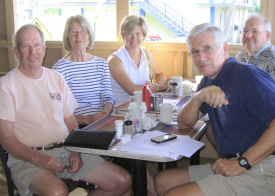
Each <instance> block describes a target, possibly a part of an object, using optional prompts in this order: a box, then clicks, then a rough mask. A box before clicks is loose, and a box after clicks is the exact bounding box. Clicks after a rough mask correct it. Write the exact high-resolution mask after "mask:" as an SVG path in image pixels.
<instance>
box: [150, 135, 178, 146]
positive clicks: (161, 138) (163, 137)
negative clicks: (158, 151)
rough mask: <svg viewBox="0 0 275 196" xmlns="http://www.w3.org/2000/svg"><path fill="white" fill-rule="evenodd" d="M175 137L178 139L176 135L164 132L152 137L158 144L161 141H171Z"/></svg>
mask: <svg viewBox="0 0 275 196" xmlns="http://www.w3.org/2000/svg"><path fill="white" fill-rule="evenodd" d="M174 139H177V136H176V135H172V134H164V135H160V136H157V137H153V138H151V141H152V142H155V143H157V144H160V143H163V142H168V141H171V140H174Z"/></svg>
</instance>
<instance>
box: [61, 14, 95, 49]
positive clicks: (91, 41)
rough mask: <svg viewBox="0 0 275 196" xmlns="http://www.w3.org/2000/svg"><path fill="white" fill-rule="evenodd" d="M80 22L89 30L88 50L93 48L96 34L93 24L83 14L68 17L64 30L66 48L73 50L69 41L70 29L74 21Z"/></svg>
mask: <svg viewBox="0 0 275 196" xmlns="http://www.w3.org/2000/svg"><path fill="white" fill-rule="evenodd" d="M74 21H76V22H79V23H80V25H81V26H82V28H83V29H86V30H88V32H89V45H88V46H87V48H86V50H91V49H92V48H93V46H94V43H95V34H94V31H93V28H92V25H91V24H90V22H89V21H88V19H87V18H85V17H84V16H81V15H75V16H71V17H69V18H68V19H67V22H66V25H65V29H64V32H63V46H64V48H65V49H66V50H71V45H70V41H69V29H70V25H71V23H72V22H74Z"/></svg>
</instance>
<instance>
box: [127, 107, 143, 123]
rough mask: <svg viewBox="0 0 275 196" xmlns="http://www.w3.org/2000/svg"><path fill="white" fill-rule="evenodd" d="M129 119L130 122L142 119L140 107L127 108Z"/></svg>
mask: <svg viewBox="0 0 275 196" xmlns="http://www.w3.org/2000/svg"><path fill="white" fill-rule="evenodd" d="M129 118H130V120H134V119H141V118H142V108H141V107H140V106H137V105H135V106H131V107H130V108H129Z"/></svg>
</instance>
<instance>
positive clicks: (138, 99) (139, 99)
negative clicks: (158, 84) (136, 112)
mask: <svg viewBox="0 0 275 196" xmlns="http://www.w3.org/2000/svg"><path fill="white" fill-rule="evenodd" d="M132 99H134V100H135V102H136V103H137V104H138V105H141V103H142V91H134V95H133V96H130V98H129V102H131V100H132Z"/></svg>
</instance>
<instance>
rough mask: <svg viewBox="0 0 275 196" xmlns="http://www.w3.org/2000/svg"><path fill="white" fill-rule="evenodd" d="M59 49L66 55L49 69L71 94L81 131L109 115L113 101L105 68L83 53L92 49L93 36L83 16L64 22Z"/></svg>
mask: <svg viewBox="0 0 275 196" xmlns="http://www.w3.org/2000/svg"><path fill="white" fill-rule="evenodd" d="M63 45H64V48H65V49H66V50H68V51H69V53H68V54H67V55H65V56H64V57H63V58H62V59H60V60H59V61H58V62H57V63H56V64H55V65H54V66H53V69H54V70H56V71H58V72H60V73H62V74H63V75H64V77H65V79H66V81H67V83H68V85H69V87H70V89H71V90H72V92H73V94H74V96H75V99H76V100H77V102H78V104H79V107H78V108H77V109H76V110H75V113H74V114H75V117H76V119H77V121H78V124H80V127H83V125H84V126H85V125H88V124H90V123H92V122H95V121H97V120H99V119H100V118H102V117H104V116H107V115H109V114H111V113H112V110H113V107H114V104H115V98H114V95H113V91H112V88H111V82H110V73H109V67H108V64H107V62H106V61H105V60H104V59H102V58H99V57H97V56H93V55H91V54H90V53H88V52H87V51H89V50H91V49H92V48H93V45H94V32H93V29H92V26H91V25H90V23H89V21H88V20H87V19H86V18H85V17H84V16H81V15H76V16H71V17H69V18H68V20H67V22H66V26H65V29H64V33H63Z"/></svg>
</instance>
